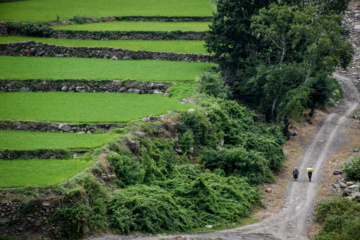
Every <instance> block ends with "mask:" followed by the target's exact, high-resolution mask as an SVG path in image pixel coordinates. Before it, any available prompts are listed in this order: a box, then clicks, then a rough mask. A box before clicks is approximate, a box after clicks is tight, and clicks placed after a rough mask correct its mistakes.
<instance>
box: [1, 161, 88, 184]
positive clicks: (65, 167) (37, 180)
mask: <svg viewBox="0 0 360 240" xmlns="http://www.w3.org/2000/svg"><path fill="white" fill-rule="evenodd" d="M92 164H93V163H92V161H85V160H55V159H26V160H13V161H0V189H1V188H20V187H42V186H49V185H52V184H59V183H63V182H65V181H66V180H67V179H69V178H71V177H72V176H74V175H75V174H76V173H78V172H80V171H82V170H83V169H84V168H86V167H89V166H91V165H92Z"/></svg>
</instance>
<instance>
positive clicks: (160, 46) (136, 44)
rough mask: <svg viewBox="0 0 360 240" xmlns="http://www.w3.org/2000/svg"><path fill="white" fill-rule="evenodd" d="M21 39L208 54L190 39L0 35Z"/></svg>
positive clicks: (6, 39) (9, 39)
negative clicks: (69, 37)
mask: <svg viewBox="0 0 360 240" xmlns="http://www.w3.org/2000/svg"><path fill="white" fill-rule="evenodd" d="M21 41H34V42H40V43H48V44H52V45H59V46H65V47H111V48H122V49H129V50H135V51H138V50H143V51H151V52H178V53H199V54H209V53H208V52H207V51H206V49H205V47H204V44H205V42H204V41H192V40H173V41H160V40H153V41H150V40H83V39H57V38H40V37H23V36H0V43H11V42H21Z"/></svg>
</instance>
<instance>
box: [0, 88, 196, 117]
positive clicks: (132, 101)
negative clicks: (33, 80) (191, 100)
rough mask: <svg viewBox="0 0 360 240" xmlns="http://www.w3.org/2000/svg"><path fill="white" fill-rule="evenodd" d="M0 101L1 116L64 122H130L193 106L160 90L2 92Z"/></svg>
mask: <svg viewBox="0 0 360 240" xmlns="http://www.w3.org/2000/svg"><path fill="white" fill-rule="evenodd" d="M0 102H1V103H2V107H1V108H0V119H1V120H23V121H25V120H31V121H42V122H65V123H104V122H105V123H107V122H128V121H131V120H135V119H141V118H143V117H147V116H149V115H151V114H155V115H161V114H166V113H167V112H168V111H170V110H179V111H184V110H187V109H190V108H194V106H193V105H191V104H188V103H187V104H181V103H180V102H179V101H177V100H175V99H172V98H168V97H164V96H161V95H158V94H147V95H138V94H132V93H122V94H119V93H61V92H46V93H33V92H31V93H20V92H16V93H0Z"/></svg>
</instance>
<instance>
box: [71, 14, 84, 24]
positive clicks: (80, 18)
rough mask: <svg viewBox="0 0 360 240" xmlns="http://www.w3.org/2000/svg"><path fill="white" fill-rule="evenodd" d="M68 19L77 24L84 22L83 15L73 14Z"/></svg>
mask: <svg viewBox="0 0 360 240" xmlns="http://www.w3.org/2000/svg"><path fill="white" fill-rule="evenodd" d="M70 21H74V22H76V23H77V24H83V23H84V22H85V21H84V17H83V16H81V15H74V16H73V18H71V19H70Z"/></svg>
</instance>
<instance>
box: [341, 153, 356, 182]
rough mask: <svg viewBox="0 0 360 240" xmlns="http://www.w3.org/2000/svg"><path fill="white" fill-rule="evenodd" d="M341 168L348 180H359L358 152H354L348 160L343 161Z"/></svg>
mask: <svg viewBox="0 0 360 240" xmlns="http://www.w3.org/2000/svg"><path fill="white" fill-rule="evenodd" d="M342 170H343V172H344V173H345V175H346V178H348V179H349V180H353V181H360V154H359V153H358V154H354V155H353V156H352V157H350V158H349V161H347V162H344V163H343V164H342Z"/></svg>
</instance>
